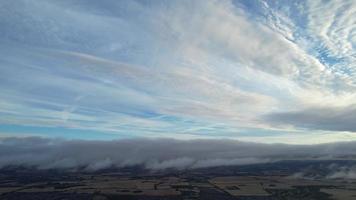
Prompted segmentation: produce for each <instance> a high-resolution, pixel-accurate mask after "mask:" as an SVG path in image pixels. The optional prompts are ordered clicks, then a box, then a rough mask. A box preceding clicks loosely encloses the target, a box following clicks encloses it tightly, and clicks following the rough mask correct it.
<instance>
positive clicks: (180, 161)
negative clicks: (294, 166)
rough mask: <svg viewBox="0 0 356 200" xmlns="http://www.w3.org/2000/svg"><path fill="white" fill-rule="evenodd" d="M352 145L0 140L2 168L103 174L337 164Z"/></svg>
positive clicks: (217, 141)
mask: <svg viewBox="0 0 356 200" xmlns="http://www.w3.org/2000/svg"><path fill="white" fill-rule="evenodd" d="M354 152H356V145H355V143H354V142H350V143H332V144H322V145H285V144H273V145H272V144H259V143H247V142H239V141H234V140H174V139H130V140H116V141H85V140H59V139H45V138H38V137H31V138H3V139H1V140H0V168H3V167H6V166H31V167H36V168H39V169H57V168H58V169H85V170H91V171H95V170H100V169H105V168H109V167H129V166H137V165H140V166H143V167H145V168H147V169H152V170H162V169H168V168H174V169H188V168H202V167H214V166H229V165H245V164H255V163H267V162H274V161H279V160H288V159H333V158H337V157H339V156H353V154H355V153H354Z"/></svg>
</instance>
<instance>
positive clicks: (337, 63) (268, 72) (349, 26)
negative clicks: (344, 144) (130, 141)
mask: <svg viewBox="0 0 356 200" xmlns="http://www.w3.org/2000/svg"><path fill="white" fill-rule="evenodd" d="M321 4H322V3H321V2H318V1H292V2H270V1H249V2H244V1H228V0H226V1H194V2H191V1H169V2H166V1H156V2H145V1H130V2H117V1H111V0H107V1H103V2H100V3H99V2H87V1H70V0H66V1H61V2H55V1H17V2H2V3H1V5H2V6H1V7H0V13H1V14H0V26H1V27H2V28H1V30H0V36H1V38H2V39H1V40H0V43H1V44H2V45H1V47H0V53H1V55H2V56H1V58H0V71H1V73H0V84H1V86H0V92H1V93H0V97H1V100H0V115H1V116H3V117H2V118H1V120H0V123H1V124H3V125H9V124H11V125H22V126H23V125H24V126H35V127H38V128H41V127H52V128H56V127H57V128H67V129H79V130H95V131H99V132H103V133H109V134H114V135H118V136H120V135H131V136H132V137H136V136H147V137H161V136H165V137H187V138H196V137H198V138H199V137H231V138H239V139H247V138H248V139H250V140H256V141H260V139H261V138H268V137H269V138H270V139H271V140H272V139H273V138H272V137H274V138H278V137H279V138H286V137H285V135H287V134H290V135H291V136H290V138H293V137H296V136H297V134H299V135H300V134H301V135H310V137H312V138H313V137H319V136H320V138H321V137H324V136H325V137H326V136H327V137H329V135H330V131H331V132H333V134H334V135H335V136H333V137H330V138H333V139H337V136H338V137H339V138H344V136H346V135H347V136H349V135H350V133H353V132H355V130H354V129H353V128H350V126H349V125H348V124H345V123H338V122H339V121H340V120H338V119H340V118H339V116H344V118H347V119H350V120H351V121H352V119H353V118H352V117H351V118H350V117H348V116H352V115H353V113H354V109H353V105H354V102H355V100H356V98H355V95H354V94H355V74H354V71H353V67H352V66H353V64H354V63H355V62H354V46H355V40H354V34H353V32H354V31H353V30H354V23H353V22H354V17H353V15H354V12H353V11H354V10H355V5H353V4H354V3H353V2H352V1H342V2H328V3H326V4H325V6H321ZM310 108H311V109H310ZM334 108H335V109H334ZM336 108H342V109H336ZM330 110H332V111H333V112H334V111H335V112H338V114H334V115H332V116H334V117H332V116H331V117H324V114H325V113H328V112H329V111H330ZM347 110H349V111H347ZM344 111H345V112H344ZM346 111H347V112H346ZM266 116H269V117H267V118H266ZM305 116H308V117H305ZM309 119H310V120H309ZM350 120H349V121H350ZM347 123H348V122H347ZM326 124H328V127H325V126H326ZM332 124H335V126H332ZM336 124H337V125H336ZM331 126H332V127H331ZM249 134H250V135H249ZM313 134H314V135H313ZM49 135H50V133H49ZM83 137H85V136H83ZM334 137H335V138H334ZM348 138H349V139H350V140H352V139H353V138H352V137H351V138H350V137H348ZM267 140H268V139H267ZM281 140H283V141H285V142H286V141H288V139H281ZM328 141H329V140H328Z"/></svg>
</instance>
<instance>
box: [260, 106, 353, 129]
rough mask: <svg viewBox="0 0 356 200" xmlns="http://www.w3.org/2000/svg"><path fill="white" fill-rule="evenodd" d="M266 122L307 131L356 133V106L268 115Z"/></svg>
mask: <svg viewBox="0 0 356 200" xmlns="http://www.w3.org/2000/svg"><path fill="white" fill-rule="evenodd" d="M266 118H267V121H270V122H272V123H275V124H289V125H294V126H297V127H304V128H309V129H319V130H329V131H349V132H356V123H355V122H356V105H352V106H350V107H323V108H321V107H320V108H310V109H305V110H301V111H293V112H281V113H273V114H270V115H268V116H267V117H266Z"/></svg>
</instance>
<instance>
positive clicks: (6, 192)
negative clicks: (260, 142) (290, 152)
mask: <svg viewBox="0 0 356 200" xmlns="http://www.w3.org/2000/svg"><path fill="white" fill-rule="evenodd" d="M338 162H340V161H322V162H315V161H313V162H303V161H283V162H278V163H273V164H272V163H271V164H256V165H246V166H230V167H214V168H204V169H196V170H184V171H177V170H164V171H155V172H153V171H149V170H145V169H142V168H140V167H136V168H123V169H106V170H102V171H97V172H74V171H59V170H35V169H32V170H31V169H27V168H11V167H8V168H6V169H2V170H1V171H0V180H1V181H0V199H4V200H37V199H43V200H46V199H67V200H71V199H73V200H74V199H75V200H77V199H83V200H84V199H92V200H115V199H121V200H125V199H127V200H183V199H184V200H198V199H201V200H213V199H219V200H233V199H241V200H284V199H291V200H302V199H303V200H353V199H355V198H356V180H353V179H345V178H342V179H340V178H327V177H322V174H320V171H321V170H322V169H324V170H327V168H329V166H330V165H335V164H336V163H338ZM345 162H347V164H356V162H350V161H341V163H342V164H343V166H344V165H345ZM306 169H307V171H306ZM300 171H304V172H306V173H310V174H314V176H315V177H314V178H312V177H309V176H308V175H307V174H306V176H305V177H301V176H298V175H297V174H298V172H300ZM317 175H318V176H319V177H318V178H317Z"/></svg>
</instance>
